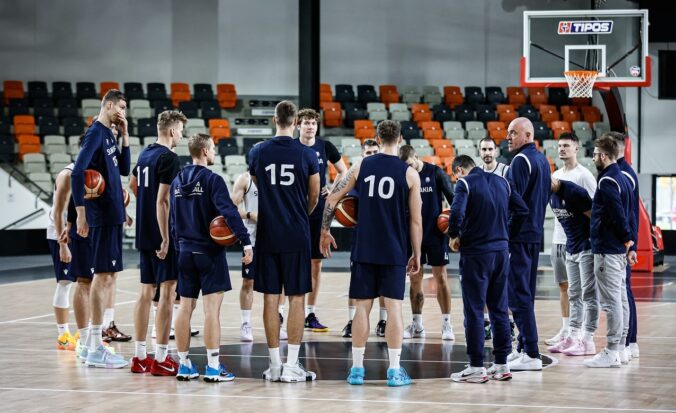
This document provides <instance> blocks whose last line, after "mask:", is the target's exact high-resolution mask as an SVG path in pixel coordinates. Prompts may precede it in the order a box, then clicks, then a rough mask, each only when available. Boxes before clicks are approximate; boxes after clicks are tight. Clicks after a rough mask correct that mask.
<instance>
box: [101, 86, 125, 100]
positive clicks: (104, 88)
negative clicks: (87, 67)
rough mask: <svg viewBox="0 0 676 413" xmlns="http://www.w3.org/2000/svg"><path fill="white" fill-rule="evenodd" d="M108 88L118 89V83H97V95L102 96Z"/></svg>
mask: <svg viewBox="0 0 676 413" xmlns="http://www.w3.org/2000/svg"><path fill="white" fill-rule="evenodd" d="M110 89H117V90H120V84H119V83H117V82H101V83H99V90H100V91H101V92H100V93H99V96H100V97H101V98H103V95H105V94H106V92H107V91H109V90H110Z"/></svg>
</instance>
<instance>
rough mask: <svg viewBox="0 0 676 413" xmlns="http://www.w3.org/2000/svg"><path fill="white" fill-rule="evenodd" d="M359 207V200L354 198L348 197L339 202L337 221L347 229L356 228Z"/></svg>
mask: <svg viewBox="0 0 676 413" xmlns="http://www.w3.org/2000/svg"><path fill="white" fill-rule="evenodd" d="M358 205H359V203H358V199H357V198H356V197H353V196H346V197H344V198H343V199H341V200H340V201H338V204H337V205H336V221H338V222H339V223H340V225H342V226H344V227H347V228H352V227H354V226H356V225H357V207H358Z"/></svg>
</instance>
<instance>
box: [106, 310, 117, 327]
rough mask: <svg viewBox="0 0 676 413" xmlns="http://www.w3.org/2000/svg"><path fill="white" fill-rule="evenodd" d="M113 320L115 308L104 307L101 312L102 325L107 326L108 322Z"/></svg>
mask: <svg viewBox="0 0 676 413" xmlns="http://www.w3.org/2000/svg"><path fill="white" fill-rule="evenodd" d="M113 320H115V309H114V308H106V309H105V311H104V312H103V325H104V326H105V327H106V328H108V326H110V323H112V322H113Z"/></svg>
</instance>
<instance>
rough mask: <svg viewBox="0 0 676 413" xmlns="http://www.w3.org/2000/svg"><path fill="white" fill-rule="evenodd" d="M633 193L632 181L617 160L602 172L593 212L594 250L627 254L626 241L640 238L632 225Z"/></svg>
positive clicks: (592, 243)
mask: <svg viewBox="0 0 676 413" xmlns="http://www.w3.org/2000/svg"><path fill="white" fill-rule="evenodd" d="M631 195H632V188H631V184H630V183H629V180H628V179H627V178H626V177H625V176H624V175H623V174H622V171H621V170H620V167H619V166H618V165H617V164H611V165H609V166H608V167H606V168H605V169H604V170H603V171H601V172H600V173H599V176H598V184H597V188H596V193H595V194H594V200H593V202H592V213H591V231H590V238H591V245H592V252H593V253H594V254H624V253H625V251H626V249H625V247H624V243H625V242H627V241H630V240H631V241H634V242H636V240H635V239H634V237H633V234H632V232H631V227H630V225H629V216H630V215H631V211H630V209H629V208H630V205H629V198H630V197H631Z"/></svg>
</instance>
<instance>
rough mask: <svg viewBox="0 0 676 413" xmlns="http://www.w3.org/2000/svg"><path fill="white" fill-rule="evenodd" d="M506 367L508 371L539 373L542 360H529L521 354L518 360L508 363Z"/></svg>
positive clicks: (529, 358)
mask: <svg viewBox="0 0 676 413" xmlns="http://www.w3.org/2000/svg"><path fill="white" fill-rule="evenodd" d="M508 359H509V357H508ZM507 367H508V368H509V370H510V371H540V370H542V360H541V359H540V358H531V357H529V356H528V354H526V352H523V353H521V357H520V358H518V359H516V360H512V361H508V362H507Z"/></svg>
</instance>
